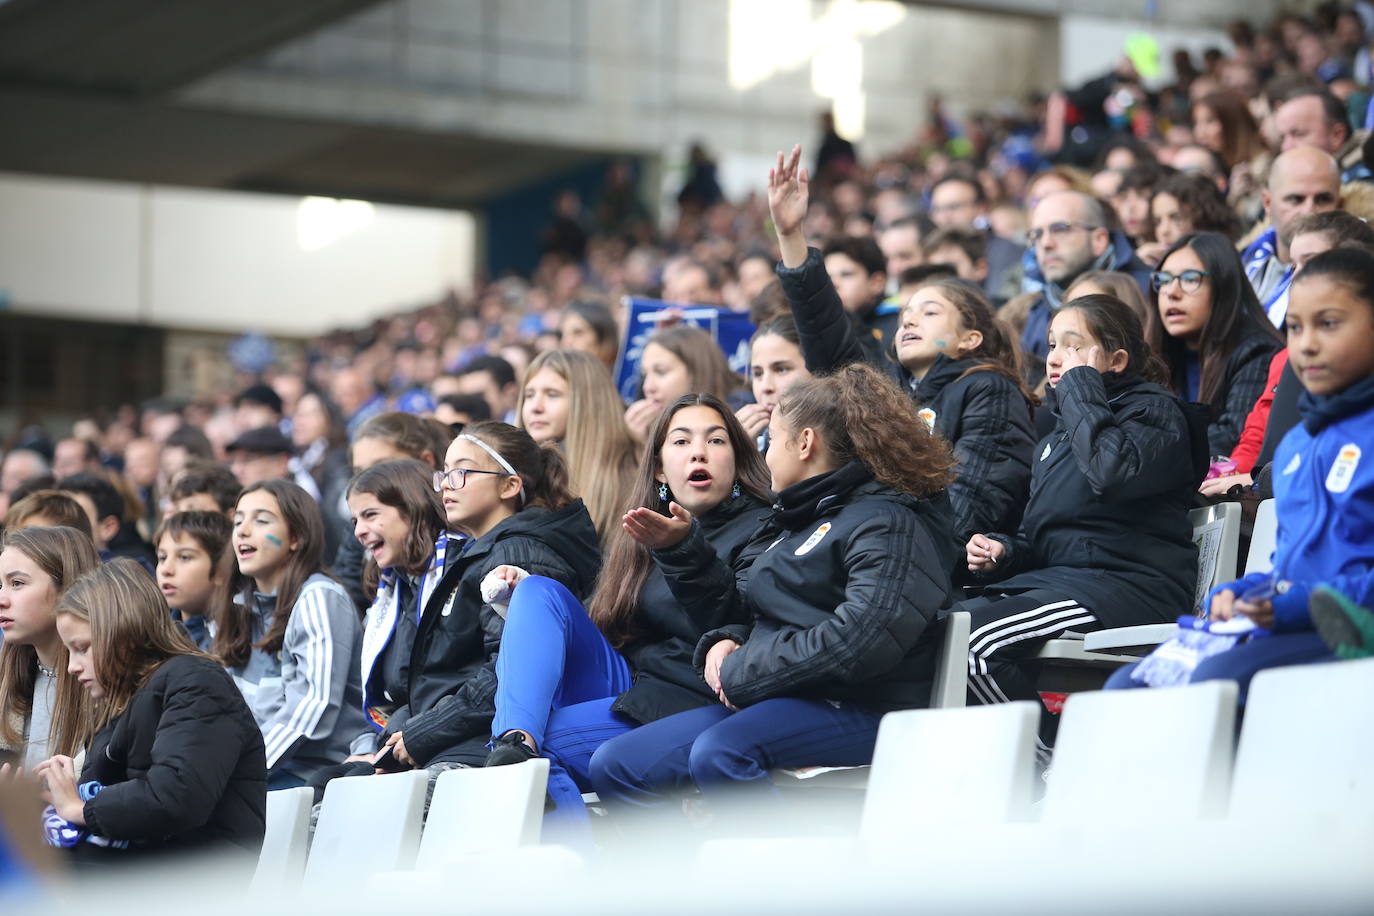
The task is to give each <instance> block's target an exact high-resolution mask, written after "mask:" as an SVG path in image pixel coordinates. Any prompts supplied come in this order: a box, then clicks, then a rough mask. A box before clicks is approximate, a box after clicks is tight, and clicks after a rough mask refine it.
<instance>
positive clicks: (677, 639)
mask: <svg viewBox="0 0 1374 916" xmlns="http://www.w3.org/2000/svg"><path fill="white" fill-rule="evenodd" d="M637 491H638V492H637V495H636V497H635V505H637V506H640V507H641V508H636V509H633V510H632V511H631V512H630V513H629V514H628V515H626V516H625V521H624V523H623V525H622V527H621V529H620V530H619V531H617V532H615V533H614V534H613V535H612V537H611V544H610V550H609V552H608V554H607V559H606V565H605V567H604V568H603V570H602V573H601V577H600V578H599V579H598V580H597V587H596V591H595V592H594V593H593V594H592V597H591V600H590V601H589V602H588V603H587V608H586V610H585V611H584V610H583V607H582V605H581V604H579V603H578V602H577V601H576V600H575V598H574V596H573V595H572V594H571V593H570V592H569V591H568V590H567V589H564V588H562V587H561V586H559V585H558V583H555V582H551V581H549V580H547V579H542V578H538V577H530V578H527V579H521V580H520V583H519V585H518V586H517V587H516V588H515V590H514V592H513V594H512V597H511V602H510V612H509V614H508V615H507V618H506V631H505V635H504V637H503V638H502V641H501V655H500V658H499V661H498V663H497V675H498V682H499V686H498V688H497V693H496V719H495V721H494V723H493V726H492V733H493V735H496V736H497V738H496V740H495V750H493V752H492V756H491V759H490V760H489V761H488V764H489V765H491V764H499V763H508V762H516V761H519V760H522V759H525V758H527V757H529V756H531V755H532V754H533V753H534V752H535V749H536V748H537V749H538V751H539V752H540V753H542V754H543V755H544V756H546V757H548V758H550V760H551V762H552V767H551V769H550V773H549V793H550V795H551V796H552V797H553V798H554V800H555V801H556V802H557V804H558V805H559V808H560V809H561V810H562V812H563V813H564V815H566V816H567V817H568V818H569V820H566V821H565V823H566V824H568V825H569V826H585V824H586V815H585V809H584V808H583V806H582V802H581V792H582V791H583V788H590V784H589V781H588V774H587V768H588V764H589V762H590V758H591V755H592V752H593V751H594V750H596V748H597V747H598V746H599V745H600V744H601V743H602V742H605V741H607V740H609V739H610V738H613V737H615V736H616V735H619V734H623V733H624V732H627V731H629V730H630V729H632V728H634V727H635V726H636V725H640V724H643V723H646V722H654V721H657V720H659V719H661V718H663V717H665V716H669V715H672V714H673V713H677V712H681V711H682V710H685V709H695V708H697V707H701V706H711V705H715V704H716V702H717V701H716V696H715V694H714V692H712V690H711V689H710V688H708V687H707V686H706V683H705V682H704V681H703V680H702V679H701V675H700V674H699V673H698V671H697V669H696V667H695V665H694V664H693V653H694V651H695V649H696V644H697V641H698V640H699V639H700V638H701V636H702V634H703V633H705V632H706V631H708V630H711V629H714V628H716V627H719V626H724V625H726V624H731V623H741V622H743V618H741V617H732V616H731V615H730V608H729V607H728V606H725V605H720V606H714V607H699V606H692V607H688V606H686V605H684V604H683V603H682V602H680V601H679V600H678V599H677V598H676V597H675V596H674V593H673V591H672V590H671V589H670V588H669V586H668V583H667V582H666V580H665V579H664V576H663V573H662V572H661V571H660V570H659V568H658V567H657V566H656V565H655V563H654V560H653V558H652V557H651V555H650V552H649V550H648V548H647V547H645V546H644V545H643V544H641V543H640V542H639V541H638V540H637V539H636V537H635V534H636V533H637V532H639V531H640V530H642V528H643V526H644V522H643V521H642V518H644V517H647V516H657V517H660V518H661V517H663V516H664V514H666V515H668V516H673V514H674V513H677V514H684V513H687V514H690V516H693V517H695V518H696V521H695V522H694V526H695V530H697V531H698V532H700V536H701V538H702V541H703V542H704V543H705V544H706V545H707V547H706V549H708V550H710V551H711V552H712V554H713V555H715V556H717V557H720V558H721V559H722V560H723V561H724V562H726V563H731V562H734V560H735V559H736V558H737V557H738V556H739V554H740V553H741V551H742V550H743V549H744V547H745V546H746V545H747V544H748V542H749V541H750V539H751V538H752V537H753V535H754V533H755V532H756V531H757V530H758V528H759V526H760V524H761V523H762V522H763V520H764V518H766V517H767V516H768V514H769V509H768V505H769V502H770V501H771V499H772V494H771V493H769V491H768V470H767V467H766V466H765V465H764V463H763V459H762V458H761V457H760V456H759V454H758V452H757V450H756V449H755V448H754V447H753V443H752V441H751V439H750V437H749V434H748V433H746V432H745V431H744V428H743V427H742V426H741V425H740V424H739V422H738V421H737V420H736V419H735V417H734V415H733V414H732V413H731V411H730V409H729V408H728V407H727V406H726V405H725V403H724V402H723V401H721V400H720V399H719V398H717V397H715V396H714V395H710V394H686V395H683V396H681V397H679V398H678V399H677V400H675V401H673V402H672V403H671V404H669V405H668V406H667V407H666V408H665V409H664V410H663V412H662V413H661V414H660V415H659V416H658V418H657V420H656V421H655V423H654V425H653V427H652V428H651V430H650V432H649V438H648V442H647V445H646V448H645V450H644V454H643V458H642V460H641V462H640V467H639V480H638V486H637Z"/></svg>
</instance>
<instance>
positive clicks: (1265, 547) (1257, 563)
mask: <svg viewBox="0 0 1374 916" xmlns="http://www.w3.org/2000/svg"><path fill="white" fill-rule="evenodd" d="M1278 538H1279V515H1278V510H1277V509H1275V508H1274V501H1273V500H1272V499H1266V500H1264V501H1263V502H1261V503H1260V504H1259V505H1258V506H1256V507H1255V527H1254V528H1253V529H1251V531H1250V551H1249V553H1247V554H1246V555H1245V571H1246V573H1253V572H1269V571H1270V570H1271V569H1273V568H1274V548H1275V547H1276V546H1277V545H1278ZM1217 584H1218V585H1220V584H1221V583H1217Z"/></svg>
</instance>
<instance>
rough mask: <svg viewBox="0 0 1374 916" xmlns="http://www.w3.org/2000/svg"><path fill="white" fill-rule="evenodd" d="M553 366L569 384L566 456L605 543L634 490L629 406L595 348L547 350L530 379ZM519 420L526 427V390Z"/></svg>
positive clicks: (518, 410)
mask: <svg viewBox="0 0 1374 916" xmlns="http://www.w3.org/2000/svg"><path fill="white" fill-rule="evenodd" d="M541 369H548V370H549V371H550V372H553V373H554V374H555V375H557V376H558V377H560V378H561V379H563V381H565V382H567V383H568V426H567V432H565V433H564V435H563V457H564V459H565V460H566V462H567V465H568V478H569V483H570V485H571V489H572V492H573V493H574V494H575V495H577V496H580V497H581V498H582V501H583V502H584V503H586V505H587V512H588V513H590V514H591V517H592V522H593V523H594V524H595V525H596V532H597V534H598V535H600V537H601V540H602V542H603V543H604V542H605V541H606V539H607V537H608V536H609V534H610V533H611V532H612V531H614V530H615V528H616V526H617V525H619V524H620V516H621V515H622V514H623V513H624V511H625V506H626V500H627V499H629V497H630V493H631V491H632V490H633V489H634V471H635V446H634V441H633V440H632V439H631V438H630V431H629V429H627V428H626V426H625V405H624V404H623V403H622V402H621V400H620V395H618V394H617V393H616V390H615V384H614V383H613V382H612V381H611V374H610V372H609V371H608V370H607V369H606V366H605V365H604V364H603V363H602V362H601V361H600V360H598V359H597V358H596V357H595V356H592V355H591V354H590V353H583V352H581V351H578V350H548V351H546V352H544V353H540V354H539V355H538V356H536V357H535V358H534V359H532V360H531V361H530V365H529V368H527V369H526V370H525V379H526V380H529V379H532V378H534V376H535V373H537V372H538V371H539V370H541ZM515 423H516V425H517V426H518V427H520V428H521V429H524V428H525V389H524V388H523V387H521V389H520V397H519V400H518V401H517V402H516V405H515Z"/></svg>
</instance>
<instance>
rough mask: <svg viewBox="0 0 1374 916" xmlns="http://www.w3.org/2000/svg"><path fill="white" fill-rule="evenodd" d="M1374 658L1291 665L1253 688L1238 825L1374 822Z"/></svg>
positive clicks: (1234, 800)
mask: <svg viewBox="0 0 1374 916" xmlns="http://www.w3.org/2000/svg"><path fill="white" fill-rule="evenodd" d="M1371 762H1374V659H1361V660H1359V661H1341V662H1329V663H1324V664H1320V665H1293V666H1290V667H1286V668H1273V669H1270V670H1268V671H1261V672H1260V673H1259V674H1257V675H1256V676H1255V678H1254V680H1253V681H1251V682H1250V693H1249V695H1248V696H1247V697H1246V703H1245V724H1244V725H1243V726H1242V728H1241V734H1240V746H1239V749H1238V750H1237V752H1236V767H1235V775H1234V777H1233V779H1232V781H1231V811H1230V815H1231V818H1232V819H1249V820H1253V819H1263V820H1265V821H1268V822H1282V823H1288V822H1293V821H1298V820H1303V819H1307V820H1311V819H1314V818H1315V819H1326V820H1339V821H1350V820H1354V819H1363V820H1364V821H1366V822H1370V823H1374V766H1371Z"/></svg>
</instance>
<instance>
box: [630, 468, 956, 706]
mask: <svg viewBox="0 0 1374 916" xmlns="http://www.w3.org/2000/svg"><path fill="white" fill-rule="evenodd" d="M774 510H775V511H774V513H773V515H772V516H771V518H770V519H769V521H768V523H767V524H766V525H765V526H764V527H763V528H762V529H761V531H760V532H759V535H758V536H757V537H756V538H755V539H754V540H753V541H752V542H751V543H750V545H749V546H748V547H747V548H746V549H745V550H744V551H742V552H741V555H740V557H739V559H738V560H737V561H736V565H735V568H734V569H733V570H732V569H731V568H729V567H727V566H726V565H725V564H724V563H722V562H721V561H720V560H719V559H718V558H717V557H716V555H715V553H714V552H713V551H712V550H711V547H710V545H709V544H708V543H707V542H706V539H705V538H704V537H702V536H701V534H700V532H699V531H693V532H692V533H691V534H690V535H689V536H688V537H687V538H686V539H685V540H684V541H683V542H682V543H681V544H679V545H677V547H675V548H673V549H672V550H668V551H662V552H659V553H658V554H656V557H655V558H656V559H657V560H658V562H659V565H660V568H662V570H663V572H664V576H665V577H666V579H667V582H668V584H669V586H670V587H671V588H672V589H673V594H675V595H676V596H677V598H678V600H679V601H681V602H682V604H683V605H684V606H685V607H687V608H688V609H689V610H690V611H691V612H692V613H693V614H694V615H697V616H700V617H702V618H703V619H704V618H705V616H706V615H707V614H708V613H711V612H712V611H711V609H712V608H717V607H720V606H725V607H728V608H729V609H730V610H729V611H728V613H729V614H731V615H740V614H743V615H744V616H745V617H746V618H747V619H749V620H751V621H752V623H751V624H740V625H733V626H727V627H723V628H721V629H717V630H713V631H711V632H709V633H707V634H706V635H705V636H703V637H702V638H701V640H699V641H698V643H697V651H696V655H695V659H694V662H695V664H696V666H697V669H698V671H700V670H701V668H702V665H703V663H704V660H705V656H706V652H707V650H708V649H709V648H710V647H711V646H713V645H715V643H716V642H718V641H720V640H721V639H733V640H735V641H736V642H739V643H740V644H741V646H740V648H739V649H738V650H736V651H735V652H733V653H732V654H731V655H729V656H728V657H727V658H726V660H725V664H724V665H723V666H722V668H721V684H722V686H723V688H724V690H725V695H726V697H727V698H728V699H729V700H730V701H731V702H732V703H733V704H735V705H736V706H739V707H744V706H749V705H751V704H754V703H758V702H760V701H761V700H767V699H770V698H773V697H808V698H814V699H825V700H842V701H848V702H851V703H854V704H856V705H858V706H861V707H865V708H868V709H872V710H874V711H877V712H884V711H887V710H891V709H900V708H907V707H919V706H925V705H926V704H927V703H928V702H929V700H930V686H931V681H932V679H933V677H934V670H935V668H934V666H935V654H936V641H935V639H934V638H933V637H932V631H931V628H930V627H929V623H930V622H931V621H932V620H934V619H935V617H936V614H937V612H938V611H939V610H940V609H941V608H942V607H944V606H945V605H946V604H947V603H948V601H949V598H950V592H951V585H950V580H949V573H948V570H949V569H950V568H951V566H952V564H953V560H954V555H955V548H956V544H955V543H954V540H953V539H952V538H951V537H950V534H949V520H950V510H949V503H948V500H947V499H946V498H945V497H944V495H943V494H941V495H939V496H937V497H935V498H933V499H925V500H916V499H913V498H911V497H909V496H906V495H904V494H901V493H898V492H896V491H895V490H893V489H891V488H890V487H887V486H884V485H883V484H880V483H878V482H876V481H875V480H873V477H872V474H871V473H870V472H869V471H868V469H867V468H866V467H864V466H863V465H861V464H857V463H856V464H850V465H847V466H845V467H843V468H840V469H839V470H837V471H833V472H831V473H828V474H823V475H821V476H819V477H812V478H810V479H808V480H804V481H802V482H801V483H799V484H796V485H794V486H791V487H788V488H787V489H786V490H784V491H783V492H782V493H780V494H778V505H777V506H776V507H774Z"/></svg>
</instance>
